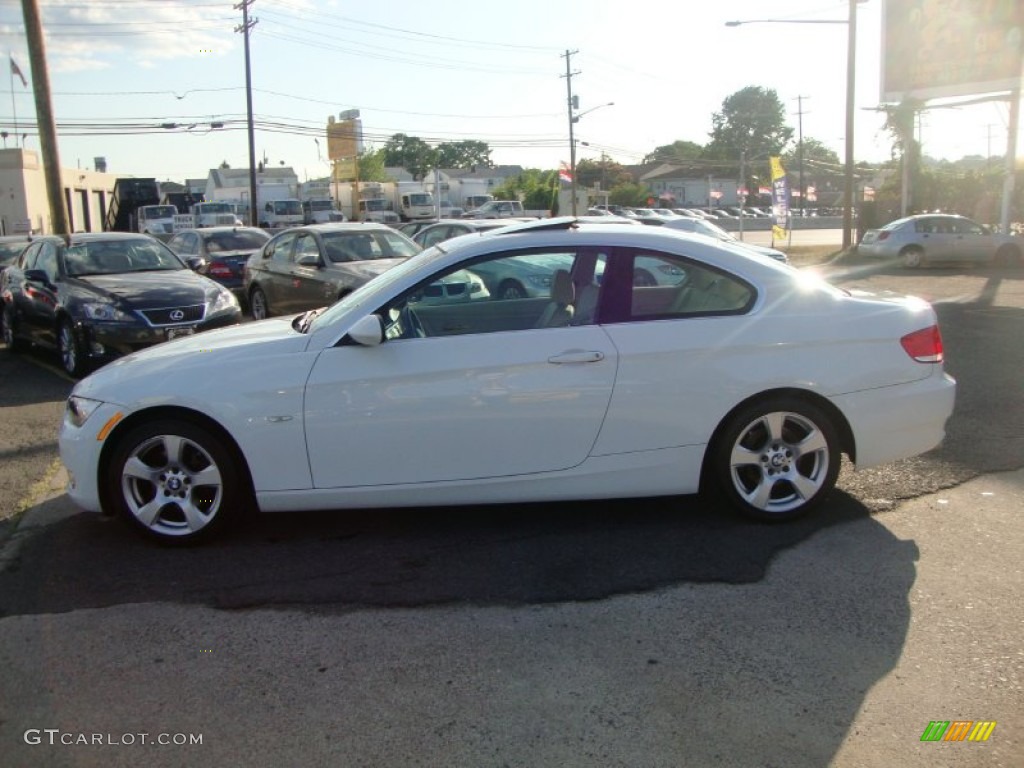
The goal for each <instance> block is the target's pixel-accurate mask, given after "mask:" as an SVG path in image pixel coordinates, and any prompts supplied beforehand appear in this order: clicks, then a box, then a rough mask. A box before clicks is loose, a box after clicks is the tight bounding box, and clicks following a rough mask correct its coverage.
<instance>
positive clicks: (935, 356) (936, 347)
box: [900, 325, 942, 363]
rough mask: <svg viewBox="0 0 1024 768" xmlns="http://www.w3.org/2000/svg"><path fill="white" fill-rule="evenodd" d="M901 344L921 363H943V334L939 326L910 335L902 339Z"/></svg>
mask: <svg viewBox="0 0 1024 768" xmlns="http://www.w3.org/2000/svg"><path fill="white" fill-rule="evenodd" d="M900 344H902V345H903V349H904V350H905V351H906V353H907V354H908V355H910V356H911V357H912V358H914V359H915V360H917V362H919V363H941V362H942V334H941V333H939V326H937V325H933V326H931V327H930V328H922V329H921V330H920V331H914V332H913V333H908V334H907V335H906V336H904V337H903V338H902V339H900Z"/></svg>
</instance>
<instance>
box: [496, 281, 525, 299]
mask: <svg viewBox="0 0 1024 768" xmlns="http://www.w3.org/2000/svg"><path fill="white" fill-rule="evenodd" d="M497 297H498V298H499V299H525V298H526V289H525V288H523V286H522V285H520V284H519V283H518V282H516V281H515V280H505V281H504V282H503V283H502V284H501V285H499V286H498V293H497Z"/></svg>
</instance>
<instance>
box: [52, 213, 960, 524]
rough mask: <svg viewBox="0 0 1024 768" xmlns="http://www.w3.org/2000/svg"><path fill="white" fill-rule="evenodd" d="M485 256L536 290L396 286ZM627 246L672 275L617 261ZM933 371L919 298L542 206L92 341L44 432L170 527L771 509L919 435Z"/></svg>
mask: <svg viewBox="0 0 1024 768" xmlns="http://www.w3.org/2000/svg"><path fill="white" fill-rule="evenodd" d="M509 259H515V260H516V261H517V262H519V263H520V265H521V263H522V262H524V261H525V262H535V265H536V268H537V271H538V273H542V272H546V271H550V272H551V279H550V281H549V285H548V289H547V291H546V292H542V293H541V294H538V293H536V292H535V293H532V294H527V295H516V296H502V295H500V294H493V293H492V294H491V296H490V297H489V298H488V299H487V300H484V301H452V302H442V301H439V302H424V301H422V300H421V299H422V296H423V295H424V294H425V292H426V289H427V288H429V287H430V286H431V285H435V284H437V283H439V282H443V281H444V280H446V279H447V278H448V277H449V276H450V275H452V274H454V273H456V272H459V271H460V270H465V271H470V272H472V273H474V274H483V273H486V272H488V271H500V269H501V262H503V261H506V260H509ZM639 260H643V263H644V264H645V265H646V268H648V269H652V268H653V269H658V268H659V265H660V266H663V267H664V268H665V270H666V273H670V274H671V275H672V276H673V279H672V280H669V281H665V282H654V283H653V284H651V283H650V282H644V283H643V284H637V281H636V280H635V266H634V265H635V263H636V262H638V261H639ZM552 265H555V266H554V267H552ZM552 270H553V271H552ZM598 278H600V279H598ZM211 381H215V382H217V386H216V388H215V391H214V390H211V388H210V382H211ZM955 386H956V385H955V382H954V381H953V380H952V379H951V378H950V377H949V376H948V375H946V374H945V373H944V371H943V350H942V339H941V336H940V334H939V328H938V326H937V323H936V316H935V312H934V311H933V310H932V308H931V306H929V304H928V303H927V302H925V301H922V300H920V299H914V298H902V297H895V296H891V295H886V296H873V295H867V294H856V295H854V294H851V293H850V292H848V291H844V290H841V289H838V288H835V287H832V286H830V285H828V284H826V283H824V282H822V281H820V280H819V279H817V278H812V277H810V276H808V275H806V274H804V273H801V272H799V271H798V270H796V269H794V268H792V267H790V266H788V265H785V264H780V263H778V262H776V261H774V260H772V259H768V258H762V257H758V256H754V255H751V254H750V252H749V251H746V250H741V249H739V248H736V247H733V246H730V245H728V244H722V243H717V242H715V241H712V240H710V239H708V238H705V237H698V236H694V235H689V234H685V233H679V232H673V231H670V230H668V229H666V228H664V227H637V226H631V225H616V224H600V225H597V224H590V223H586V222H583V223H580V222H577V221H575V220H573V219H569V218H565V219H548V220H540V221H537V222H532V223H521V224H518V225H513V226H511V227H508V228H506V229H503V230H498V231H495V232H491V233H485V234H480V235H475V234H474V235H465V236H462V237H460V238H457V239H454V240H451V241H447V242H442V243H439V244H438V245H437V246H435V247H433V248H430V249H428V250H426V251H424V252H422V253H421V254H418V255H416V256H414V257H413V258H411V259H408V260H407V261H405V262H403V263H401V264H399V265H397V266H395V267H394V268H392V269H390V270H388V271H386V272H384V273H383V274H381V275H380V276H378V277H376V278H374V279H373V280H371V281H370V282H368V283H366V284H365V285H363V286H362V287H360V288H359V289H357V290H356V291H354V292H353V293H351V294H349V295H348V296H346V297H345V298H343V299H341V300H340V301H338V302H336V303H334V304H332V305H331V306H330V307H329V308H325V309H322V310H313V311H310V312H307V313H305V314H303V315H297V316H294V317H289V318H272V319H269V320H264V321H261V322H256V323H250V324H246V325H242V326H239V327H235V328H229V329H224V330H217V331H211V332H207V333H203V334H201V335H197V336H195V337H192V338H185V339H180V340H175V341H172V342H168V343H166V344H161V345H159V346H157V347H154V348H152V349H148V350H145V351H142V352H138V353H136V354H132V355H129V356H127V357H125V358H122V359H120V360H117V361H116V362H114V363H112V364H110V365H108V366H106V367H104V368H103V369H101V370H99V371H97V372H95V373H93V374H92V375H91V376H89V377H88V378H86V379H83V380H82V381H80V382H79V383H78V384H77V385H76V386H75V388H74V390H73V392H72V394H71V397H70V398H69V400H68V404H67V409H66V412H65V415H64V419H63V424H62V426H61V429H60V452H61V457H62V459H63V461H64V464H65V465H66V466H67V468H68V470H69V474H70V478H71V479H70V484H69V493H70V496H71V498H72V499H73V500H74V501H75V502H76V503H77V504H78V505H79V506H81V507H83V508H84V509H87V510H93V511H100V510H102V511H104V512H106V513H109V514H117V515H121V516H123V517H124V518H126V519H127V520H128V521H129V522H130V523H131V524H133V525H134V526H136V527H137V528H138V529H139V530H140V531H142V532H143V533H146V534H149V535H151V536H154V537H156V538H157V539H161V540H165V541H171V542H183V541H190V540H193V539H197V538H201V537H204V536H207V535H209V534H211V533H213V532H215V531H217V530H218V529H221V528H222V527H223V526H224V525H225V524H227V523H229V522H231V521H232V519H233V518H236V517H238V516H239V513H240V512H242V511H243V510H245V509H252V508H257V509H260V510H263V511H266V512H286V511H290V510H316V509H344V508H372V507H399V506H431V505H449V504H472V505H480V504H491V503H509V502H535V501H559V500H565V499H601V498H612V497H617V498H622V497H643V496H661V495H666V494H671V495H676V494H692V493H695V492H697V491H698V490H712V491H715V492H717V493H718V494H720V495H721V496H723V497H724V498H725V499H726V500H727V501H729V502H731V504H732V505H733V506H734V507H736V508H737V509H738V510H740V511H742V512H743V513H746V514H748V515H750V516H753V517H755V518H758V519H764V520H783V519H788V518H794V517H797V516H799V515H802V514H804V513H805V512H808V511H809V510H811V509H812V508H814V507H817V506H819V505H820V504H821V502H823V501H824V500H825V499H826V497H827V496H828V494H829V492H830V491H831V489H832V488H833V486H834V485H835V482H836V477H837V474H838V472H839V466H840V457H841V454H844V453H845V454H847V455H848V456H849V457H850V458H851V460H852V461H853V463H854V464H855V466H856V467H858V468H861V467H870V466H873V465H877V464H880V463H883V462H889V461H892V460H895V459H901V458H905V457H909V456H913V455H915V454H918V453H921V452H924V451H927V450H929V449H930V448H932V447H933V446H935V445H937V444H938V443H939V442H940V441H941V440H942V438H943V435H944V428H945V422H946V419H947V418H948V417H949V415H950V414H951V412H952V409H953V403H954V394H955ZM225 393H227V394H225ZM692 503H693V502H692V500H687V499H681V500H680V502H679V507H680V511H681V512H685V509H686V507H687V506H688V505H690V504H692Z"/></svg>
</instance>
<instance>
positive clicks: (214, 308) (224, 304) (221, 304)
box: [210, 291, 238, 314]
mask: <svg viewBox="0 0 1024 768" xmlns="http://www.w3.org/2000/svg"><path fill="white" fill-rule="evenodd" d="M237 306H238V299H236V298H235V294H233V293H232V292H231V291H220V292H218V293H217V298H215V299H214V300H213V304H212V305H211V306H210V313H211V314H213V313H214V312H223V311H224V310H225V309H231V308H232V307H237Z"/></svg>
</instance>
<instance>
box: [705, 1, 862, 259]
mask: <svg viewBox="0 0 1024 768" xmlns="http://www.w3.org/2000/svg"><path fill="white" fill-rule="evenodd" d="M862 2H865V0H849V6H850V11H849V17H848V18H847V19H845V20H843V19H749V20H746V21H727V22H725V26H727V27H738V26H740V25H741V24H846V27H847V37H846V167H845V171H844V178H843V250H846V249H848V248H849V247H850V246H851V245H852V244H853V124H854V120H853V118H854V99H855V96H856V94H855V92H854V91H855V87H854V86H855V84H856V72H857V4H858V3H862Z"/></svg>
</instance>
